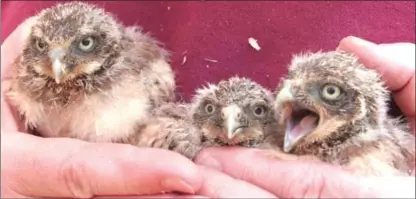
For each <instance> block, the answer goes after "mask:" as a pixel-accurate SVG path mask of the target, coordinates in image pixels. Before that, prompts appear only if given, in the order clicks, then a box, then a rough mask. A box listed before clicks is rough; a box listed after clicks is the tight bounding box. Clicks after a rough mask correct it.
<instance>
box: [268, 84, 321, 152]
mask: <svg viewBox="0 0 416 199" xmlns="http://www.w3.org/2000/svg"><path fill="white" fill-rule="evenodd" d="M276 105H277V107H280V108H281V110H282V111H283V116H284V120H285V125H286V127H285V138H284V143H283V151H284V152H290V151H291V150H292V149H293V148H294V147H295V146H296V144H297V143H298V141H299V140H300V139H301V138H303V137H304V136H306V135H307V134H309V133H311V132H312V131H313V130H314V129H315V128H316V127H317V125H318V124H317V123H318V120H319V116H318V115H317V114H316V113H314V112H312V111H310V110H307V109H303V108H300V107H298V106H296V100H295V98H294V96H293V94H292V92H291V82H290V81H289V80H286V81H285V82H284V85H283V88H282V89H281V90H280V92H279V93H278V94H277V96H276Z"/></svg>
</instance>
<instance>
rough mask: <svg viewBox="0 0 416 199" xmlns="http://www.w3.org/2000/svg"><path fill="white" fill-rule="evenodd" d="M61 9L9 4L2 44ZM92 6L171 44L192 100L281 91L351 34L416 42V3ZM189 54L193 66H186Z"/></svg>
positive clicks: (182, 82)
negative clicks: (305, 54) (30, 20)
mask: <svg viewBox="0 0 416 199" xmlns="http://www.w3.org/2000/svg"><path fill="white" fill-rule="evenodd" d="M54 3H55V1H44V2H40V1H27V2H25V1H2V2H1V4H2V7H1V11H2V13H1V15H2V16H1V17H2V19H1V20H2V38H1V39H2V41H3V40H4V39H5V38H6V37H7V36H8V35H9V34H10V33H11V31H13V29H14V28H15V27H16V26H17V25H18V24H19V23H21V22H22V21H23V20H24V19H25V18H27V17H29V16H31V15H34V14H35V13H36V12H38V11H40V10H41V9H43V8H46V7H49V6H51V5H53V4H54ZM91 3H94V4H98V5H102V6H104V7H105V8H106V9H107V10H108V11H110V12H113V13H114V14H115V15H116V16H118V18H119V19H120V20H121V21H122V22H123V23H125V24H127V25H133V24H135V23H136V24H140V25H141V26H142V27H143V28H144V30H145V31H150V32H151V33H152V34H153V35H154V36H155V37H157V38H158V39H159V40H160V41H162V42H163V43H165V44H166V47H167V48H168V49H169V50H170V51H171V52H172V55H173V57H172V66H173V68H174V70H175V72H176V75H177V83H178V92H179V93H181V94H182V95H183V97H184V99H189V97H190V96H191V94H192V93H193V91H194V89H195V88H197V87H198V86H200V85H201V84H204V83H205V82H207V81H208V82H216V81H218V80H220V79H223V78H227V77H230V76H232V75H240V76H247V77H251V78H252V79H253V80H255V81H257V82H259V83H261V84H263V85H264V86H266V87H268V88H270V89H274V88H275V86H276V84H277V82H278V81H279V78H280V77H281V76H282V75H283V74H284V73H286V66H287V64H288V63H289V61H290V59H291V54H293V53H299V52H301V51H305V50H312V51H316V50H320V49H322V50H331V49H335V48H336V46H337V44H338V42H339V41H340V39H342V38H343V37H345V36H348V35H354V36H358V37H362V38H365V39H369V40H371V41H374V42H413V43H414V42H415V2H413V1H408V2H389V1H379V2H375V1H374V2H370V1H365V2H356V1H326V2H324V1H319V2H312V1H302V2H301V1H299V2H289V1H287V2H285V1H274V2H272V1H267V2H266V1H264V2H260V1H259V2H256V1H240V2H232V1H228V2H227V1H217V2H203V1H192V2H184V1H178V2H168V1H165V2H163V1H156V2H146V1H135V2H133V1H130V2H128V1H124V2H120V1H111V2H100V1H91ZM249 37H254V38H256V39H257V40H258V42H259V44H260V46H261V48H262V49H261V50H260V51H258V52H257V51H255V50H254V49H252V48H251V47H250V46H249V45H248V41H247V40H248V38H249ZM183 52H187V53H186V57H187V61H186V63H185V64H183V65H182V64H181V63H182V60H183ZM204 58H209V59H214V60H218V62H217V63H212V62H208V61H205V60H204Z"/></svg>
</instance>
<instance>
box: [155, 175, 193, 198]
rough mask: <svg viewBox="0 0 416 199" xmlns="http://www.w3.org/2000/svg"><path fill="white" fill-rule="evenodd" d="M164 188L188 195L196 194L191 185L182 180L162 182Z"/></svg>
mask: <svg viewBox="0 0 416 199" xmlns="http://www.w3.org/2000/svg"><path fill="white" fill-rule="evenodd" d="M161 184H162V187H163V188H164V189H166V190H170V191H179V192H183V193H188V194H195V190H194V189H193V188H192V186H191V185H189V184H188V183H186V182H185V181H183V180H182V179H180V178H167V179H164V180H163V181H162V183H161Z"/></svg>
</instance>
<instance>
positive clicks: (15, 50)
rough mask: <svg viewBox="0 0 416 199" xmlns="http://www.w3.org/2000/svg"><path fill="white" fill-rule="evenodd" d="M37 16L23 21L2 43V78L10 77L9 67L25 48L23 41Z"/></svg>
mask: <svg viewBox="0 0 416 199" xmlns="http://www.w3.org/2000/svg"><path fill="white" fill-rule="evenodd" d="M35 20H36V17H30V18H28V19H26V20H25V21H24V22H23V23H21V24H20V25H19V26H17V28H16V29H15V30H14V31H13V32H12V33H11V34H10V35H9V36H8V37H7V38H6V39H5V40H4V42H3V44H2V45H1V80H2V81H3V80H4V79H7V78H9V75H10V73H9V69H10V66H12V63H13V62H14V61H15V60H16V58H17V56H18V54H19V53H20V51H21V50H22V48H23V41H24V40H25V39H27V37H28V36H29V33H30V29H31V27H32V25H33V23H34V22H35Z"/></svg>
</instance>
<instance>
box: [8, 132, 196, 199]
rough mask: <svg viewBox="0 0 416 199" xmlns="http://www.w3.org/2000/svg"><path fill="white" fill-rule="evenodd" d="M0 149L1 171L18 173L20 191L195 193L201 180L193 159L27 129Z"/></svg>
mask: <svg viewBox="0 0 416 199" xmlns="http://www.w3.org/2000/svg"><path fill="white" fill-rule="evenodd" d="M16 143H18V144H16ZM1 148H2V150H1V154H2V155H1V158H2V161H1V163H2V173H3V172H5V173H7V174H8V175H10V176H14V178H13V179H16V180H14V181H13V182H10V183H15V184H13V186H12V187H14V188H16V189H18V190H14V191H15V192H17V193H20V194H22V195H29V194H30V195H34V196H45V197H92V196H96V195H143V194H158V193H162V192H171V191H179V192H184V193H191V194H193V193H194V192H195V191H197V190H198V188H199V187H200V185H201V183H202V177H200V175H199V173H198V169H197V167H196V166H195V165H194V164H193V162H191V161H190V160H188V159H186V158H185V157H183V156H180V155H179V154H177V153H174V152H171V151H167V150H162V149H150V148H140V149H139V148H137V147H133V146H131V145H123V144H110V143H88V142H84V141H81V140H75V139H69V138H39V137H35V136H32V135H28V134H23V133H4V134H2V139H1ZM16 157H17V158H16Z"/></svg>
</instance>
